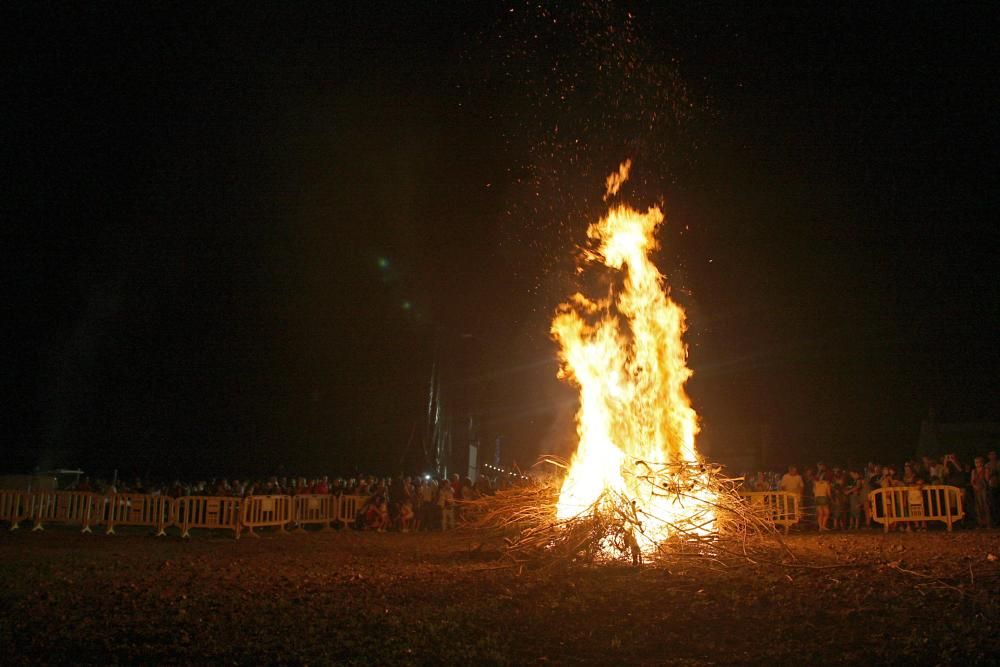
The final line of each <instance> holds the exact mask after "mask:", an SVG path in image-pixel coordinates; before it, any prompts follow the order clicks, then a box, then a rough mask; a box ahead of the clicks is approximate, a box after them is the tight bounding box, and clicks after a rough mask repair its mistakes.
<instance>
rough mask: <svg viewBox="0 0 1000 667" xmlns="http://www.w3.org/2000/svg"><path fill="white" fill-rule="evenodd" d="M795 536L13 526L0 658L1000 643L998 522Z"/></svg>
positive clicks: (486, 658)
mask: <svg viewBox="0 0 1000 667" xmlns="http://www.w3.org/2000/svg"><path fill="white" fill-rule="evenodd" d="M788 543H789V545H790V546H791V548H792V549H793V551H794V552H795V553H796V554H798V555H799V556H800V558H801V563H802V565H804V566H798V567H787V566H779V565H772V564H764V563H759V564H755V565H751V564H744V565H741V566H738V567H729V568H710V567H708V566H707V565H708V564H706V563H692V564H689V565H685V566H683V567H667V566H664V565H658V566H646V567H643V568H642V569H638V570H637V569H633V568H630V567H625V566H601V567H569V568H566V567H560V568H549V569H544V570H531V571H524V572H521V573H518V572H516V571H513V570H511V569H509V568H504V567H502V561H499V560H497V555H498V554H497V552H496V550H495V549H492V548H490V547H489V546H486V547H482V546H480V545H479V542H478V540H477V535H476V534H474V533H468V532H462V531H459V532H454V533H449V534H444V535H442V534H422V533H421V534H414V533H410V534H395V533H385V534H376V533H357V532H353V531H342V532H340V531H330V532H325V533H309V534H302V533H298V534H294V533H293V534H289V535H284V536H280V535H279V536H265V537H263V538H260V539H256V540H255V539H243V540H241V541H239V542H236V541H234V540H232V539H231V538H227V537H222V536H217V537H212V536H207V535H203V536H201V537H197V538H195V539H192V540H189V541H181V540H180V539H179V538H173V537H170V538H160V539H156V538H153V537H148V536H146V535H143V534H132V535H118V536H110V537H105V536H103V535H78V534H76V533H75V532H72V531H69V530H53V529H50V530H47V531H46V532H45V533H35V534H32V533H29V532H27V531H25V530H21V531H18V532H15V533H10V532H8V531H7V530H6V528H4V529H3V530H2V532H0V579H2V581H3V586H2V587H0V664H4V665H17V664H70V663H71V664H109V663H121V664H151V663H170V664H190V663H199V664H206V663H208V664H253V665H256V664H279V663H280V664H364V665H382V664H433V663H436V664H525V663H546V664H563V663H589V664H619V665H620V664H664V665H715V664H726V665H728V664H768V665H778V664H788V663H791V662H792V661H795V662H802V663H806V664H842V663H845V662H847V663H859V662H864V663H867V664H908V665H923V664H996V662H997V660H998V659H1000V624H998V620H1000V595H998V594H997V592H998V588H1000V560H997V558H996V557H998V556H1000V533H982V532H980V533H976V532H956V533H954V534H951V535H948V534H945V533H942V532H932V533H912V534H891V535H888V536H883V535H882V534H881V533H870V534H847V535H829V536H822V537H821V536H817V535H798V536H797V535H793V536H792V537H791V538H789V540H788ZM477 547H479V548H477ZM827 566H831V567H827Z"/></svg>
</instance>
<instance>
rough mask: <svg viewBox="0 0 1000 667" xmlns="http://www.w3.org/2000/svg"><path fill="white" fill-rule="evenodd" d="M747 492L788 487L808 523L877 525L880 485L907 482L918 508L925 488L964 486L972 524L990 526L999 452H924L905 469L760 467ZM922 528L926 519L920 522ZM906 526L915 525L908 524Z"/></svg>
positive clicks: (998, 511)
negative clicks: (963, 456) (962, 455)
mask: <svg viewBox="0 0 1000 667" xmlns="http://www.w3.org/2000/svg"><path fill="white" fill-rule="evenodd" d="M743 479H744V482H743V484H744V489H745V490H746V491H786V492H789V493H794V494H796V495H798V496H800V497H801V504H802V508H803V510H804V514H805V516H806V517H809V519H808V522H809V525H812V526H814V527H816V528H818V529H819V530H821V531H825V530H850V529H860V528H861V527H862V526H863V527H865V528H871V527H872V507H871V502H870V501H869V497H870V494H871V493H872V491H874V490H875V489H879V488H888V487H908V488H909V489H910V490H911V492H912V494H913V499H912V500H911V501H910V502H912V503H913V504H914V511H917V509H918V508H917V505H919V504H920V503H923V500H922V498H923V493H922V489H923V487H925V486H929V485H947V486H953V487H956V488H958V489H960V490H961V493H962V494H963V500H964V503H963V505H964V507H965V513H966V519H965V520H964V521H965V522H966V523H967V524H968V525H975V526H977V527H980V528H990V527H992V525H993V522H994V521H995V519H994V517H1000V462H998V460H997V455H996V452H989V453H988V454H987V455H986V456H985V457H983V456H977V457H975V459H974V460H973V462H972V463H971V464H968V463H965V462H963V461H961V460H959V458H958V457H957V456H955V455H954V454H947V455H945V456H943V457H940V458H935V457H929V456H924V457H922V458H920V459H918V460H912V461H907V462H905V463H904V464H903V465H902V467H901V468H897V467H896V466H892V465H881V464H878V463H875V462H869V463H868V464H867V465H866V466H864V467H863V468H858V469H853V470H851V469H847V468H837V467H834V468H830V467H827V466H826V465H825V464H823V463H817V464H816V465H815V466H811V467H807V468H805V469H804V470H803V471H802V472H801V473H800V472H799V469H798V467H797V466H794V465H791V466H788V470H787V472H785V473H784V474H782V473H779V472H765V471H760V472H757V473H753V474H749V473H748V474H746V475H744V477H743ZM915 523H916V529H917V530H925V529H926V523H924V522H915ZM905 529H911V528H910V526H909V524H907V527H906V528H905Z"/></svg>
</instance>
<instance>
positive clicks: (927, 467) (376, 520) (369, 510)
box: [74, 452, 1000, 532]
mask: <svg viewBox="0 0 1000 667" xmlns="http://www.w3.org/2000/svg"><path fill="white" fill-rule="evenodd" d="M513 483H515V482H513V481H512V480H510V479H508V478H506V477H504V476H502V475H501V476H498V477H497V478H491V477H490V476H488V475H486V474H481V475H479V477H478V479H477V481H476V482H475V483H473V482H472V480H471V479H469V478H468V477H466V478H464V479H463V478H461V477H460V476H459V475H457V474H453V475H451V476H450V477H442V478H440V479H435V478H433V477H432V476H430V475H425V476H412V477H408V476H403V475H398V476H396V477H384V478H380V477H375V476H366V475H361V476H356V477H352V478H341V477H338V478H335V479H332V480H331V479H330V478H329V477H327V476H324V477H317V478H313V479H307V478H305V477H280V478H279V477H270V478H268V479H266V480H245V481H241V480H238V479H232V480H229V479H212V480H209V481H198V482H193V483H190V482H181V481H179V480H175V481H174V482H172V483H170V484H149V483H143V482H142V481H141V480H140V479H135V480H133V481H132V482H131V483H128V482H123V481H119V480H116V481H114V482H105V481H101V480H96V481H94V482H91V480H90V479H89V478H86V477H85V478H83V479H81V480H80V481H79V483H78V484H77V485H76V486H75V487H74V488H75V490H78V491H93V492H98V493H142V494H151V495H165V496H170V497H172V498H180V497H184V496H225V497H238V498H244V497H248V496H259V495H289V496H296V495H303V494H318V495H334V496H340V495H353V496H361V497H364V498H365V502H364V504H363V506H362V507H361V509H360V511H359V513H358V516H357V519H356V521H355V526H354V527H356V528H358V529H363V530H374V531H387V530H398V531H402V532H408V531H411V530H448V529H450V528H454V527H455V525H456V524H457V522H458V520H459V519H460V518H462V516H460V513H461V512H465V511H467V510H466V509H465V508H466V507H467V505H463V504H462V503H460V502H459V501H471V500H476V499H478V498H481V497H483V496H484V495H491V494H493V493H494V492H495V491H496V490H497V489H498V488H504V487H505V486H508V485H510V484H513ZM928 485H947V486H952V487H957V488H958V489H960V492H961V493H962V494H963V496H964V497H963V500H964V503H963V505H964V507H965V519H964V520H963V523H964V524H965V525H969V526H977V527H980V528H990V527H992V525H993V523H994V521H996V520H997V518H1000V461H998V459H997V455H996V452H989V453H988V454H987V455H986V456H985V457H982V456H977V457H975V459H974V460H973V462H972V463H971V464H968V463H965V462H963V461H961V460H959V458H958V457H957V456H955V455H954V454H948V455H945V456H943V457H940V458H934V457H928V456H925V457H922V458H921V459H918V460H911V461H907V462H905V463H904V464H903V465H902V466H900V467H898V468H897V467H896V466H893V465H882V464H878V463H875V462H869V463H868V464H867V465H865V466H864V467H862V468H857V469H848V468H846V467H845V468H839V467H828V466H827V465H826V464H824V463H817V464H816V465H815V466H809V467H805V468H803V469H802V471H801V472H800V470H799V468H798V466H795V465H791V466H788V469H787V471H786V472H784V473H780V472H774V471H759V472H756V473H747V474H745V475H744V476H743V486H744V490H746V491H786V492H789V493H793V494H796V495H798V496H799V497H800V499H801V501H800V507H801V508H802V510H803V512H802V514H803V519H802V521H800V523H799V525H800V526H802V527H806V528H808V527H813V528H817V529H818V530H820V531H827V530H858V529H861V528H872V527H873V523H874V522H873V515H872V504H871V502H870V494H871V493H872V491H874V490H875V489H879V488H888V487H907V488H908V489H910V491H911V493H913V498H912V499H911V502H913V503H920V502H923V501H922V500H921V498H922V493H921V491H922V489H923V487H925V486H928ZM914 490H915V491H914ZM914 511H916V510H914ZM913 523H914V527H915V528H916V529H917V530H924V529H926V524H925V523H923V522H913ZM905 529H907V530H909V529H911V526H910V523H909V522H908V523H907V524H906V528H905Z"/></svg>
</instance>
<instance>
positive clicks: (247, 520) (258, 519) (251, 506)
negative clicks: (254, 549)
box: [237, 496, 292, 537]
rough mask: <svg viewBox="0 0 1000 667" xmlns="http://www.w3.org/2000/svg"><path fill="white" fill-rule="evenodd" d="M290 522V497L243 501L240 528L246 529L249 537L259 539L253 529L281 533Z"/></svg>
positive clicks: (250, 498) (252, 497)
mask: <svg viewBox="0 0 1000 667" xmlns="http://www.w3.org/2000/svg"><path fill="white" fill-rule="evenodd" d="M291 521H292V497H291V496H250V497H248V498H245V499H244V500H243V510H242V512H241V514H240V528H241V530H242V529H243V528H246V529H247V531H248V532H249V534H250V536H251V537H260V536H259V535H257V534H256V533H254V532H253V529H254V528H266V527H271V528H277V529H278V531H279V532H282V533H283V532H285V526H286V525H288V524H289V523H291ZM237 537H239V533H237Z"/></svg>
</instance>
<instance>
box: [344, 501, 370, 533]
mask: <svg viewBox="0 0 1000 667" xmlns="http://www.w3.org/2000/svg"><path fill="white" fill-rule="evenodd" d="M368 498H369V497H368V496H346V495H345V496H340V501H339V502H338V503H337V521H338V522H339V523H340V524H341V525H343V526H350V525H352V524H353V523H354V522H355V521H356V520H357V518H358V515H359V514H361V510H362V508H364V506H365V504H366V503H367V502H368Z"/></svg>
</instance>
